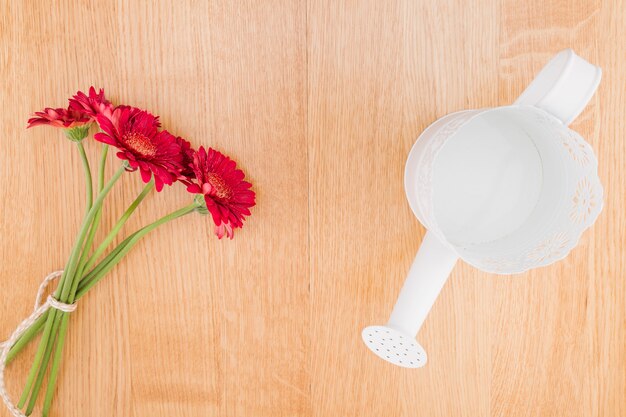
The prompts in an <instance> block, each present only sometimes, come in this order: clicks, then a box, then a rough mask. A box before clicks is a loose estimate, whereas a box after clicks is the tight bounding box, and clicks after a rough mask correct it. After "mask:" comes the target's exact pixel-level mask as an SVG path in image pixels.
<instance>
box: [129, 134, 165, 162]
mask: <svg viewBox="0 0 626 417" xmlns="http://www.w3.org/2000/svg"><path fill="white" fill-rule="evenodd" d="M122 141H123V142H124V145H126V147H128V148H129V149H130V150H131V151H133V152H135V153H138V154H139V155H141V156H142V157H144V158H152V157H154V156H155V155H156V152H157V147H156V145H155V144H154V143H152V141H151V140H150V138H148V137H147V136H145V135H142V134H141V133H139V132H128V133H126V134H125V135H124V136H123V137H122Z"/></svg>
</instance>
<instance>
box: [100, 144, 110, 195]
mask: <svg viewBox="0 0 626 417" xmlns="http://www.w3.org/2000/svg"><path fill="white" fill-rule="evenodd" d="M108 153H109V145H107V144H106V143H104V144H102V155H101V156H100V167H99V169H98V193H100V192H102V188H103V187H104V168H105V167H106V164H107V155H108Z"/></svg>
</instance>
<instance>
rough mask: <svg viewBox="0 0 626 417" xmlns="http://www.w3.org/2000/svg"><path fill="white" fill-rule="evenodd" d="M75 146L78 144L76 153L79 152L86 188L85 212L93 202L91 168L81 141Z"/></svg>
mask: <svg viewBox="0 0 626 417" xmlns="http://www.w3.org/2000/svg"><path fill="white" fill-rule="evenodd" d="M76 146H78V153H80V159H81V160H82V161H83V168H84V170H85V187H86V189H87V207H86V212H87V213H89V210H90V209H91V204H92V203H93V184H92V179H91V168H90V167H89V159H88V158H87V154H86V153H85V147H84V146H83V142H82V141H81V142H76Z"/></svg>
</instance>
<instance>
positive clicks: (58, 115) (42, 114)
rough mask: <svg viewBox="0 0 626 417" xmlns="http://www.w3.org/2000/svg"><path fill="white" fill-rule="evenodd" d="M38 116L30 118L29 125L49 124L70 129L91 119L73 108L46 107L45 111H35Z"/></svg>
mask: <svg viewBox="0 0 626 417" xmlns="http://www.w3.org/2000/svg"><path fill="white" fill-rule="evenodd" d="M35 116H36V117H32V118H30V119H28V126H27V128H29V127H33V126H38V125H48V126H53V127H61V128H64V129H70V128H73V127H76V126H83V125H85V124H87V123H89V122H90V121H91V120H90V119H89V117H87V116H85V115H84V114H82V113H80V112H77V111H74V110H72V109H61V108H59V109H51V108H49V107H46V108H45V109H44V110H43V111H38V112H35Z"/></svg>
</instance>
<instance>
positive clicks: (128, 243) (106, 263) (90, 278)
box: [76, 202, 198, 300]
mask: <svg viewBox="0 0 626 417" xmlns="http://www.w3.org/2000/svg"><path fill="white" fill-rule="evenodd" d="M197 208H198V204H197V203H195V202H194V203H191V204H190V205H188V206H186V207H183V208H181V209H179V210H176V211H174V212H172V213H170V214H168V215H167V216H163V217H161V218H160V219H158V220H157V221H155V222H154V223H150V224H149V225H147V226H145V227H143V228H141V229H139V230H138V231H137V232H135V233H133V235H131V236H129V238H127V239H126V240H124V242H122V243H121V244H120V245H118V247H116V248H115V249H114V251H118V252H117V254H116V255H115V256H113V257H111V258H110V259H108V258H107V259H105V260H103V261H102V262H101V265H103V266H102V268H100V270H99V271H98V272H97V273H95V274H93V275H91V273H90V274H88V275H87V276H86V277H85V279H83V282H81V284H80V285H79V287H78V291H77V292H76V299H77V300H78V299H80V298H81V297H83V296H84V295H85V293H87V291H89V289H90V288H91V287H93V286H94V285H96V284H97V283H98V281H100V279H102V277H104V276H105V275H106V274H107V273H108V272H109V271H110V270H111V269H112V268H113V267H114V266H115V265H117V263H118V262H119V261H120V260H121V259H122V258H123V257H124V256H125V255H126V254H127V253H128V252H130V250H131V249H132V248H133V246H135V245H136V244H137V242H139V240H140V239H141V238H142V237H144V236H145V235H147V234H148V233H150V232H151V231H152V230H154V229H156V228H157V227H159V226H161V225H162V224H165V223H167V222H169V221H171V220H174V219H177V218H179V217H182V216H184V215H186V214H189V213H191V212H193V211H194V210H196V209H197Z"/></svg>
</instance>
